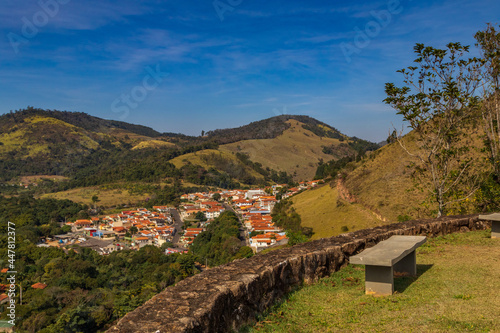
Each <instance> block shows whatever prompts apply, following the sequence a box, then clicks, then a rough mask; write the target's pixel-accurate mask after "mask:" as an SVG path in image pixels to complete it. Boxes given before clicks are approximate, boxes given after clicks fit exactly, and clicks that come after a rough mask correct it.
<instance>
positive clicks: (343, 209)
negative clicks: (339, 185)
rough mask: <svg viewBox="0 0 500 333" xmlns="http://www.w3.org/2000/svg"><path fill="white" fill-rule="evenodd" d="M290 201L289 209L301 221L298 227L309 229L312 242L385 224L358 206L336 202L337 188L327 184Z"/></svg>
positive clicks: (341, 201)
mask: <svg viewBox="0 0 500 333" xmlns="http://www.w3.org/2000/svg"><path fill="white" fill-rule="evenodd" d="M292 200H293V207H294V208H295V210H296V211H297V213H299V214H300V216H301V218H302V226H303V227H310V228H313V231H314V235H313V237H312V239H319V238H325V237H331V236H335V235H339V234H342V233H345V232H346V231H355V230H360V229H366V228H372V227H375V226H377V225H382V224H386V223H387V222H383V221H382V220H380V219H378V218H377V216H376V215H375V214H373V213H372V212H371V211H370V210H369V209H366V208H365V207H363V206H362V205H360V204H356V203H353V204H351V203H349V202H347V201H344V200H341V199H339V194H338V191H337V189H336V188H335V187H334V188H332V187H331V186H330V185H329V184H326V185H323V186H320V187H317V188H315V189H313V190H309V191H305V192H302V193H300V194H298V195H296V196H294V197H293V199H292ZM342 227H344V229H343V228H342ZM345 228H347V230H346V229H345Z"/></svg>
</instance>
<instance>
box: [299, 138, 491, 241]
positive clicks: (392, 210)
mask: <svg viewBox="0 0 500 333" xmlns="http://www.w3.org/2000/svg"><path fill="white" fill-rule="evenodd" d="M471 132H472V131H471ZM481 135H482V133H481V132H479V133H477V132H476V133H474V134H473V135H472V136H471V141H470V142H468V143H467V144H469V145H470V147H469V148H470V150H469V151H468V153H467V154H468V157H470V158H472V159H473V160H475V161H476V169H474V170H473V172H472V175H478V174H481V173H483V172H484V171H485V169H482V168H485V167H487V165H483V164H482V161H484V156H482V155H481V153H480V150H481V148H482V147H483V142H482V136H481ZM415 140H416V139H415V136H414V133H413V132H410V133H409V134H407V135H406V136H405V137H404V138H403V142H404V143H405V145H406V146H407V147H408V148H409V149H410V150H411V151H415V150H416V142H415ZM412 161H414V160H413V158H412V157H410V156H409V155H408V154H407V153H406V152H405V151H404V150H403V149H402V148H401V146H400V145H399V144H398V143H397V142H394V143H391V144H387V145H385V146H383V147H381V148H379V149H378V150H376V151H374V152H371V153H369V154H368V155H367V156H365V157H364V158H363V159H361V160H360V161H357V162H350V163H348V164H347V165H346V166H345V168H343V169H342V171H341V172H340V174H339V175H338V177H336V178H335V179H334V180H332V181H331V183H330V184H329V185H330V186H324V187H321V188H318V189H315V190H314V191H308V192H304V193H301V194H299V195H297V196H295V197H294V198H293V202H294V207H295V209H296V210H297V212H298V213H299V214H300V215H301V217H302V224H303V226H304V227H311V228H313V232H315V233H316V234H315V236H314V237H315V238H321V237H330V236H333V235H338V234H340V233H343V232H345V231H346V229H345V228H344V230H342V227H343V226H345V227H347V230H349V231H353V230H358V229H360V227H362V228H368V227H372V226H376V225H382V224H390V223H395V222H398V221H404V220H409V219H412V218H428V217H434V216H435V214H436V213H435V212H434V211H433V210H434V209H435V207H433V206H432V204H431V205H429V203H428V202H426V199H428V198H429V197H428V195H427V193H426V192H425V191H423V190H422V191H421V190H419V189H416V188H415V187H414V183H415V180H414V179H413V178H412V168H410V167H409V165H410V164H411V162H412ZM420 185H425V182H424V181H421V182H420ZM472 201H473V200H472V199H471V200H470V201H464V202H461V203H457V204H455V205H453V206H450V207H449V208H450V210H449V213H450V214H466V213H469V212H472V211H474V209H475V208H474V207H473V203H472Z"/></svg>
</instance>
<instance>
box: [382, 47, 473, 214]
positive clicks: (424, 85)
mask: <svg viewBox="0 0 500 333" xmlns="http://www.w3.org/2000/svg"><path fill="white" fill-rule="evenodd" d="M414 50H415V53H416V54H417V58H416V59H415V61H414V62H415V63H416V65H415V66H410V67H408V68H407V69H402V70H399V71H398V72H399V73H402V74H403V77H404V83H405V84H406V85H408V86H403V87H402V88H398V87H396V86H395V85H394V83H387V84H386V85H385V92H386V94H387V98H386V99H385V100H384V102H385V103H387V104H389V105H391V106H392V107H393V108H395V109H396V110H397V111H398V112H397V114H399V115H402V116H403V120H404V121H405V122H406V123H407V124H408V127H409V128H410V129H412V130H413V135H414V136H415V138H416V140H415V143H416V145H417V148H416V149H411V148H409V147H408V145H407V144H406V143H404V142H403V140H402V132H399V133H398V135H397V137H396V140H397V142H399V144H400V145H401V147H402V148H403V149H404V150H405V151H406V153H408V154H409V155H410V156H412V157H413V158H414V159H415V160H416V163H414V164H413V167H414V169H413V170H414V175H415V176H416V180H417V181H418V184H420V185H421V186H424V187H426V188H427V190H428V192H429V193H430V194H431V195H432V197H433V200H435V202H436V203H437V206H438V207H437V216H438V217H440V216H441V215H443V213H444V212H445V209H446V207H448V206H449V205H451V204H452V203H454V202H457V201H462V200H465V199H466V198H468V197H470V196H471V195H472V194H473V193H474V191H475V190H476V189H477V180H476V179H475V178H474V177H472V178H471V177H469V172H470V170H471V168H472V165H473V159H472V158H470V157H469V156H467V152H468V140H469V139H470V134H469V132H470V131H471V130H472V129H473V126H470V121H471V120H472V119H473V115H474V112H475V111H476V110H477V107H478V104H479V98H478V96H477V94H476V90H477V88H478V86H479V84H480V69H481V66H482V62H481V60H480V59H477V58H469V59H464V55H465V54H466V53H468V51H469V47H468V46H462V45H461V44H460V43H450V44H448V45H447V46H446V49H437V48H433V47H430V46H427V47H426V46H424V45H423V44H416V46H415V48H414Z"/></svg>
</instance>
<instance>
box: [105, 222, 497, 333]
mask: <svg viewBox="0 0 500 333" xmlns="http://www.w3.org/2000/svg"><path fill="white" fill-rule="evenodd" d="M490 226H491V224H490V223H489V222H486V221H479V219H478V216H477V215H468V216H451V217H444V218H440V219H432V220H417V221H409V222H403V223H397V224H391V225H386V226H382V227H376V228H373V229H366V230H360V231H357V232H353V233H348V234H343V235H340V236H337V237H331V238H324V239H319V240H316V241H312V242H308V243H304V244H300V245H296V246H294V247H290V248H285V249H281V250H276V251H273V252H270V253H267V254H265V255H257V256H254V257H252V258H249V259H242V260H237V261H233V262H232V263H229V264H226V265H223V266H219V267H216V268H213V269H210V270H207V271H204V272H202V273H200V274H198V275H195V276H193V277H190V278H187V279H185V280H183V281H181V282H179V283H178V284H176V285H175V286H172V287H168V288H166V289H165V290H164V291H163V292H161V293H160V294H158V295H156V296H154V297H153V298H152V299H150V300H149V301H147V302H146V303H145V304H144V305H143V306H141V307H139V308H137V309H136V310H134V311H132V312H130V313H128V314H127V315H125V316H124V317H123V318H122V319H120V320H119V322H118V323H117V324H116V325H115V326H113V327H112V328H110V329H109V330H108V331H107V332H110V333H111V332H113V333H118V332H119V333H132V332H151V333H152V332H155V333H165V332H176V333H177V332H230V331H231V330H236V329H237V328H238V327H240V326H241V325H243V324H245V323H247V322H249V321H252V320H254V318H255V315H256V314H258V313H260V312H262V311H264V310H265V309H266V308H268V307H269V306H270V305H272V304H273V303H274V302H276V301H278V300H279V299H280V298H281V297H283V296H284V295H285V294H286V293H288V292H290V291H291V290H293V289H294V288H296V287H297V286H300V285H301V284H302V283H313V282H315V281H317V280H318V279H319V278H322V277H325V276H328V275H330V274H331V273H333V272H335V271H337V270H338V269H339V268H340V267H342V266H344V265H346V264H347V263H348V261H349V257H350V256H351V255H353V254H356V253H358V252H360V251H362V250H363V249H365V248H367V247H371V246H373V245H375V244H377V243H378V242H380V241H382V240H385V239H387V238H389V237H390V236H392V235H427V236H437V235H444V234H449V233H454V232H465V231H470V230H483V229H486V228H488V227H490Z"/></svg>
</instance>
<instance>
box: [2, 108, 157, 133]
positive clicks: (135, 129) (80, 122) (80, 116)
mask: <svg viewBox="0 0 500 333" xmlns="http://www.w3.org/2000/svg"><path fill="white" fill-rule="evenodd" d="M32 116H42V117H51V118H55V119H59V120H61V121H64V122H66V123H68V124H71V125H74V126H77V127H81V128H83V129H85V130H87V131H93V132H103V131H105V130H107V129H111V128H117V129H123V130H126V131H129V132H132V133H135V134H138V135H144V136H149V137H152V138H155V137H159V136H161V135H162V133H160V132H157V131H155V130H154V129H152V128H150V127H147V126H143V125H135V124H130V123H126V122H123V121H118V120H106V119H102V118H98V117H94V116H91V115H88V114H86V113H84V112H70V111H57V110H43V109H37V108H33V107H28V108H26V109H24V110H18V111H16V112H11V113H6V114H4V115H1V116H0V133H1V132H3V131H5V130H6V129H8V128H10V127H12V126H13V125H14V124H16V123H17V122H19V121H21V120H24V119H25V118H27V117H32Z"/></svg>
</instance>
